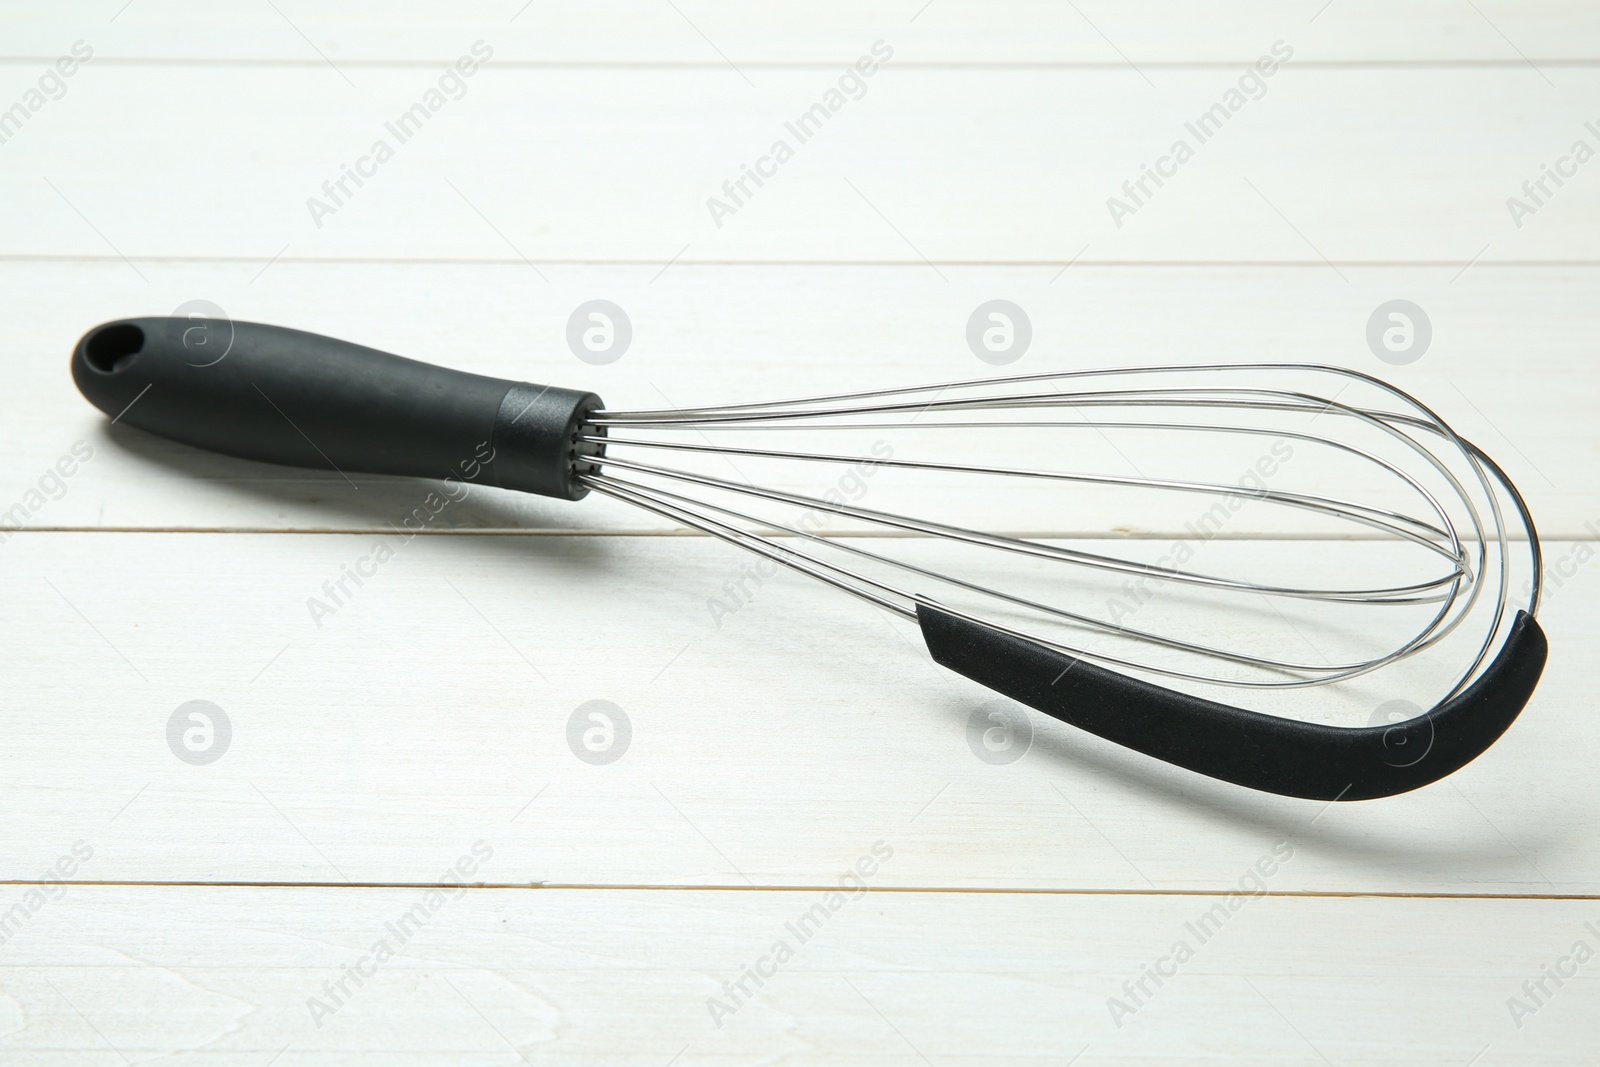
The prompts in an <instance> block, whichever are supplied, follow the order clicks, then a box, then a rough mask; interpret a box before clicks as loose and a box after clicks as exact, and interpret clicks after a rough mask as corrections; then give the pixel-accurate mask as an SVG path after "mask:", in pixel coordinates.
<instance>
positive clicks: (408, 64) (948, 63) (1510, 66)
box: [0, 54, 1600, 71]
mask: <svg viewBox="0 0 1600 1067" xmlns="http://www.w3.org/2000/svg"><path fill="white" fill-rule="evenodd" d="M57 58H58V57H57V56H55V55H15V56H0V66H12V65H46V66H48V65H49V64H51V63H54V62H55V61H56V59H57ZM852 61H853V57H850V56H845V55H842V54H841V55H840V57H839V58H838V59H837V60H825V59H798V60H755V61H745V62H741V63H740V64H739V65H740V67H741V68H742V69H744V70H779V71H785V70H838V69H839V68H840V66H842V65H844V66H847V65H849V63H851V62H852ZM1253 61H1254V60H1253V59H1252V58H1251V57H1246V56H1242V55H1241V56H1240V57H1239V58H1237V59H1173V60H1150V61H1143V62H1141V63H1140V64H1139V66H1140V69H1142V70H1147V71H1148V70H1155V71H1162V70H1174V71H1179V70H1182V71H1187V70H1227V71H1237V70H1238V69H1239V68H1240V67H1242V66H1249V65H1250V63H1252V62H1253ZM441 63H442V61H441V60H439V59H341V60H339V66H340V67H341V68H344V69H350V70H362V69H366V70H437V69H438V68H439V67H440V66H441ZM1530 64H1537V65H1538V66H1540V67H1565V68H1576V69H1590V68H1597V67H1600V58H1594V57H1587V58H1582V59H1580V58H1576V57H1571V56H1569V57H1566V58H1561V59H1553V58H1532V59H1521V58H1518V59H1305V60H1298V59H1297V60H1295V63H1294V69H1295V70H1310V69H1314V68H1315V69H1323V70H1436V69H1443V70H1526V69H1527V68H1528V66H1529V65H1530ZM94 65H95V66H96V67H216V68H220V69H226V68H228V67H285V68H305V69H314V70H325V69H327V62H326V61H325V60H321V59H291V58H287V57H285V58H268V57H261V58H256V59H251V58H247V57H240V58H237V59H233V58H218V57H211V56H171V57H162V56H104V55H96V56H95V57H94ZM494 69H496V70H502V69H503V70H709V71H724V70H727V69H728V65H727V64H726V63H725V62H716V61H710V62H708V61H704V60H670V59H655V60H602V59H591V60H583V59H577V60H544V59H497V60H495V61H494ZM895 69H896V70H954V71H965V70H970V71H994V70H1001V71H1004V70H1059V71H1076V70H1083V71H1126V70H1128V64H1127V63H1126V62H1123V61H1120V60H1059V61H1050V60H1018V61H1015V62H1010V61H1004V60H973V61H970V62H963V61H958V60H914V59H913V60H903V61H902V60H896V61H895Z"/></svg>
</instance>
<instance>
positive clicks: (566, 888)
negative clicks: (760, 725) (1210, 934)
mask: <svg viewBox="0 0 1600 1067" xmlns="http://www.w3.org/2000/svg"><path fill="white" fill-rule="evenodd" d="M54 885H61V886H73V887H75V888H78V887H98V888H113V889H164V888H165V889H194V888H205V889H469V890H471V889H481V890H524V891H526V890H553V891H558V892H584V893H591V892H615V893H829V892H835V891H837V890H838V888H839V887H838V886H837V885H734V884H723V885H718V884H707V885H694V884H689V883H684V884H677V885H661V884H646V883H601V882H593V883H589V882H468V883H457V882H289V881H283V882H260V881H219V882H201V881H159V880H120V879H107V880H104V881H76V880H67V881H60V882H55V881H51V882H44V881H39V880H36V879H23V878H9V879H0V886H22V887H34V888H42V887H44V886H54ZM864 892H868V893H895V894H902V895H909V894H929V893H933V894H947V895H952V896H956V895H959V896H1024V897H1028V896H1033V897H1227V896H1233V895H1234V894H1236V893H1237V892H1238V890H1237V889H1052V888H1048V887H1039V888H1028V887H1017V886H1004V887H997V888H988V887H982V886H868V887H867V889H866V890H864ZM1252 895H1253V896H1264V897H1281V898H1300V897H1303V898H1307V899H1315V900H1321V899H1333V900H1355V899H1369V898H1370V899H1383V900H1600V893H1459V892H1458V893H1448V892H1439V893H1403V892H1396V891H1359V890H1328V889H1304V890H1287V891H1278V892H1274V891H1272V890H1268V891H1267V892H1265V893H1256V894H1252Z"/></svg>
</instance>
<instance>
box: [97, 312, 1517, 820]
mask: <svg viewBox="0 0 1600 1067" xmlns="http://www.w3.org/2000/svg"><path fill="white" fill-rule="evenodd" d="M72 371H73V377H74V379H75V381H76V382H77V385H78V388H79V389H80V391H82V393H83V394H84V396H85V397H87V398H88V399H89V400H90V402H91V403H93V404H94V405H95V406H96V407H98V408H100V410H102V411H104V412H106V413H107V414H108V415H111V416H113V417H114V418H116V419H118V420H119V421H122V422H125V423H128V424H130V425H132V426H135V427H138V428H140V429H143V430H146V431H149V432H152V433H156V434H159V435H161V436H164V437H167V438H170V439H172V440H175V441H179V442H183V443H185V444H190V445H195V446H198V447H201V448H205V449H210V450H212V451H215V452H221V453H225V454H228V455H232V456H239V457H243V458H247V459H254V460H263V461H268V462H274V463H283V464H290V465H294V466H300V467H312V468H322V469H331V470H337V471H340V472H342V473H346V474H349V473H356V472H365V473H374V474H399V475H412V476H421V477H435V478H455V479H460V480H463V481H468V482H474V483H478V484H485V485H490V486H497V487H499V488H504V489H514V490H522V491H526V492H531V493H537V494H541V495H544V496H550V497H556V498H562V499H568V500H578V499H581V498H583V497H584V496H586V495H588V494H589V493H590V492H591V491H592V492H593V493H595V494H598V495H600V496H603V497H607V498H610V499H612V500H614V501H617V502H620V503H623V504H627V505H631V506H633V507H636V508H640V509H643V510H645V511H647V512H652V513H654V514H655V515H657V516H659V517H661V518H663V519H666V520H668V521H670V522H671V523H674V524H678V525H681V526H684V527H689V528H691V529H694V530H698V531H701V532H703V533H705V534H709V535H711V536H712V537H716V538H719V539H721V540H723V541H726V542H728V543H729V544H732V545H735V546H737V547H739V548H742V549H745V550H747V551H749V552H752V553H755V554H757V555H758V556H761V557H764V558H765V559H766V560H768V561H770V562H771V563H772V564H778V565H781V566H783V567H785V568H788V569H790V570H793V571H796V572H799V573H801V574H804V575H807V576H809V577H811V578H815V579H817V580H819V581H821V582H824V583H826V584H827V585H829V586H831V587H833V588H835V589H838V590H840V591H842V592H845V593H849V594H851V595H852V596H854V597H857V598H860V599H861V600H864V601H866V602H868V603H870V604H872V605H874V606H875V607H876V608H878V609H881V610H882V611H884V612H887V613H890V614H892V615H897V616H903V617H904V618H907V619H910V620H912V621H914V622H916V623H917V624H918V626H919V627H920V629H921V633H922V636H923V638H924V640H925V642H926V644H927V647H928V651H929V652H930V653H931V655H932V657H933V659H934V660H935V661H936V662H937V663H939V664H941V665H943V666H945V667H947V668H949V669H951V670H953V671H956V672H958V673H960V674H963V675H965V676H966V677H968V678H970V679H972V680H973V681H976V682H978V683H980V684H981V685H984V686H987V687H988V688H990V689H992V690H994V691H996V692H998V693H1001V694H1003V695H1005V696H1007V697H1010V698H1012V699H1013V700H1016V701H1019V702H1021V703H1023V704H1026V705H1028V706H1030V707H1032V708H1035V709H1037V710H1039V711H1042V712H1044V713H1045V714H1047V715H1050V716H1053V717H1054V718H1057V719H1060V720H1062V721H1064V722H1067V723H1069V724H1071V725H1073V726H1076V727H1079V728H1081V729H1084V730H1087V731H1090V732H1092V733H1095V734H1098V735H1100V736H1101V737H1104V738H1107V739H1109V740H1111V741H1114V742H1117V743H1119V744H1122V745H1125V746H1127V747H1129V748H1132V749H1135V750H1137V751H1139V752H1142V753H1145V754H1147V755H1150V756H1154V757H1156V758H1158V759H1161V760H1165V761H1167V762H1169V763H1172V764H1176V765H1178V766H1181V767H1185V768H1188V769H1189V770H1191V771H1195V772H1198V773H1201V774H1205V775H1210V776H1212V777H1215V778H1220V779H1223V780H1225V781H1229V782H1233V783H1236V784H1239V785H1243V786H1247V787H1250V788H1254V789H1260V790H1265V791H1269V792H1273V793H1280V794H1284V795H1288V796H1295V797H1305V798H1311V799H1319V800H1327V801H1333V800H1360V799H1371V798H1375V797H1382V796H1389V795H1393V794H1396V793H1401V792H1405V791H1407V790H1411V789H1415V788H1417V787H1419V786H1422V785H1426V784H1428V783H1430V782H1433V781H1436V780H1438V779H1440V778H1442V777H1444V776H1445V775H1448V774H1451V773H1453V772H1454V771H1456V770H1457V769H1459V768H1460V767H1462V766H1464V765H1465V764H1466V763H1468V762H1470V761H1471V760H1473V759H1475V758H1477V756H1478V755H1480V754H1481V753H1482V752H1483V751H1484V750H1485V749H1486V748H1488V746H1489V745H1491V744H1492V743H1493V742H1494V741H1495V740H1496V739H1497V738H1498V737H1499V736H1500V735H1501V734H1502V733H1503V732H1504V731H1505V730H1506V729H1507V727H1509V726H1510V724H1511V722H1512V721H1513V720H1514V719H1515V718H1516V717H1517V715H1518V714H1519V713H1520V712H1521V710H1522V708H1523V706H1524V705H1525V704H1526V702H1527V700H1528V698H1529V697H1530V695H1531V694H1532V692H1533V689H1534V687H1535V685H1536V684H1537V682H1538V679H1539V675H1540V673H1541V671H1542V670H1543V666H1544V660H1545V656H1546V642H1545V638H1544V635H1543V633H1542V631H1541V630H1540V628H1539V626H1538V623H1537V622H1536V621H1535V619H1534V616H1535V615H1536V614H1537V610H1538V604H1539V584H1540V576H1541V571H1542V566H1541V560H1540V550H1539V540H1538V535H1537V533H1536V531H1535V529H1534V524H1533V520H1532V518H1531V516H1530V515H1529V512H1528V508H1527V505H1526V503H1525V502H1524V501H1523V499H1522V496H1521V494H1520V493H1519V492H1518V490H1517V488H1516V486H1515V485H1514V484H1513V483H1512V482H1511V480H1510V479H1509V478H1508V477H1507V476H1506V474H1505V472H1504V471H1503V470H1501V468H1500V467H1499V466H1498V465H1497V464H1496V463H1495V462H1494V461H1493V460H1492V459H1491V458H1490V457H1489V456H1488V455H1486V454H1485V453H1484V452H1483V451H1482V450H1481V449H1479V448H1478V447H1477V446H1476V445H1473V444H1472V443H1470V442H1468V441H1466V440H1464V439H1462V438H1461V437H1460V436H1459V435H1458V434H1456V433H1455V431H1453V430H1452V429H1451V428H1450V427H1449V426H1448V425H1446V424H1445V423H1444V422H1443V421H1442V420H1441V419H1440V418H1439V417H1438V416H1437V415H1436V414H1434V413H1433V412H1432V411H1431V410H1429V409H1428V408H1427V407H1425V406H1424V405H1423V404H1422V403H1420V402H1419V401H1417V400H1416V399H1414V398H1412V397H1411V396H1409V395H1407V394H1406V393H1404V392H1402V391H1401V390H1399V389H1397V388H1395V387H1394V386H1392V385H1389V384H1386V383H1384V382H1382V381H1380V380H1379V379H1377V378H1374V377H1372V376H1370V375H1367V374H1363V373H1361V372H1358V371H1354V370H1349V369H1345V368H1341V367H1336V366H1323V365H1312V364H1294V363H1207V364H1191V365H1181V366H1170V367H1137V368H1126V367H1118V368H1109V369H1103V370H1071V371H1052V372H1044V373H1038V374H1027V375H1014V376H1009V377H996V378H986V379H978V380H971V381H954V382H945V383H942V384H938V385H926V386H917V387H912V388H893V389H878V390H871V391H862V392H851V393H838V394H833V395H827V396H815V397H810V398H807V399H800V400H790V401H782V402H776V403H747V404H727V405H720V406H708V407H697V408H663V409H657V410H635V411H624V410H616V409H612V408H608V407H606V406H605V405H604V404H603V403H602V402H601V400H600V399H599V397H597V396H595V395H594V394H593V393H588V392H582V391H575V390H569V389H560V388H554V387H547V386H537V385H530V384H528V383H522V382H508V381H503V380H500V379H494V378H488V377H483V376H479V375H474V374H467V373H463V372H459V371H453V370H447V369H445V368H441V367H436V366H431V365H428V364H425V363H419V362H416V361H413V360H408V359H403V358H401V357H398V356H393V355H389V354H387V353H383V352H378V351H375V350H373V349H368V348H363V347H360V346H357V345H353V344H349V343H347V342H343V341H336V340H333V339H330V338H326V337H321V336H317V335H315V334H308V333H303V332H300V331H295V330H288V329H284V328H281V327H275V326H266V325H260V324H255V323H244V322H239V323H222V324H218V323H204V322H202V323H200V324H198V325H197V323H196V322H195V321H192V320H188V319H174V318H139V319H124V320H119V321H116V322H111V323H106V324H103V325H101V326H97V327H95V328H94V329H92V330H90V331H89V332H88V333H87V334H85V335H84V337H83V339H82V340H80V341H79V343H78V345H77V347H76V349H75V351H74V353H73V360H72ZM1219 470H1220V471H1221V472H1222V473H1221V474H1219V473H1218V471H1219ZM819 483H820V488H819ZM1246 510H1249V511H1250V512H1251V522H1252V524H1253V525H1252V527H1251V528H1252V529H1253V530H1257V531H1260V530H1267V531H1270V532H1273V533H1274V534H1275V535H1277V536H1278V538H1279V539H1278V540H1276V541H1275V544H1277V545H1279V546H1280V549H1279V551H1278V552H1277V553H1276V555H1277V556H1278V557H1282V558H1276V559H1273V558H1267V555H1271V554H1266V555H1264V554H1263V553H1262V551H1261V549H1260V547H1259V543H1256V542H1251V541H1248V540H1244V539H1238V538H1234V537H1232V536H1230V529H1229V528H1230V526H1231V524H1232V523H1234V522H1235V520H1236V519H1237V517H1238V516H1239V515H1241V514H1242V513H1243V512H1245V511H1246ZM975 516H976V518H975ZM1063 516H1067V517H1069V520H1070V521H1073V522H1075V523H1076V524H1077V527H1078V529H1079V530H1080V531H1081V532H1082V533H1092V532H1095V531H1099V532H1100V533H1101V534H1102V535H1110V534H1112V533H1115V534H1117V535H1120V536H1119V537H1118V539H1117V540H1116V542H1115V544H1116V548H1115V550H1114V551H1113V550H1107V549H1105V548H1103V547H1102V546H1101V545H1099V544H1096V545H1094V546H1087V545H1086V544H1085V542H1084V540H1083V539H1082V538H1081V537H1072V538H1063V537H1061V536H1060V532H1061V530H1062V517H1063ZM1107 527H1111V529H1107ZM1052 534H1053V535H1054V536H1052ZM1524 561H1525V562H1524ZM1524 573H1525V574H1526V576H1527V577H1526V579H1525V580H1524V581H1523V582H1522V585H1521V591H1520V593H1521V595H1520V597H1519V602H1520V603H1523V604H1524V605H1525V606H1521V607H1515V608H1514V607H1513V592H1512V590H1513V583H1514V581H1515V579H1516V577H1517V576H1519V575H1522V574H1524ZM712 599H713V602H715V598H712ZM724 608H725V609H726V606H725V605H724ZM1402 664H1405V665H1410V666H1411V668H1412V673H1411V674H1409V675H1405V677H1408V678H1411V679H1412V680H1413V681H1414V680H1415V679H1416V678H1417V677H1423V678H1426V679H1429V680H1430V681H1429V684H1431V685H1433V686H1436V687H1438V688H1442V689H1443V696H1442V697H1441V698H1439V699H1438V700H1437V701H1436V702H1435V704H1434V706H1433V707H1432V708H1431V710H1428V711H1422V710H1421V709H1420V708H1417V707H1415V706H1409V707H1410V708H1411V710H1412V711H1413V712H1415V714H1411V715H1409V716H1408V717H1406V718H1405V719H1404V720H1403V721H1400V722H1389V721H1382V722H1378V721H1372V722H1371V723H1369V724H1368V725H1364V726H1349V725H1336V724H1334V723H1330V722H1326V721H1312V719H1313V718H1315V717H1316V716H1317V715H1319V714H1320V715H1321V716H1322V717H1323V718H1327V716H1328V712H1329V711H1330V710H1332V708H1333V705H1334V704H1335V703H1337V702H1334V701H1328V702H1312V703H1311V705H1310V706H1309V707H1308V706H1307V702H1305V701H1304V700H1303V698H1300V697H1298V696H1297V694H1299V693H1300V691H1301V690H1306V689H1312V690H1314V691H1316V692H1319V693H1334V692H1343V693H1344V694H1345V697H1344V702H1345V703H1350V702H1351V701H1354V702H1355V704H1356V705H1357V706H1359V705H1360V701H1361V700H1362V699H1364V698H1366V699H1370V697H1371V696H1372V694H1373V693H1374V692H1375V691H1379V692H1381V691H1383V690H1375V689H1374V683H1373V681H1372V679H1373V678H1378V677H1382V676H1385V675H1392V674H1395V673H1396V672H1397V671H1398V670H1400V668H1401V665H1402ZM1377 684H1379V685H1382V684H1392V683H1377ZM1192 690H1199V692H1195V691H1192ZM1215 690H1233V691H1243V692H1245V693H1248V694H1251V695H1252V700H1253V701H1254V702H1256V703H1261V704H1265V705H1268V706H1269V708H1271V709H1272V710H1269V711H1262V710H1251V709H1246V708H1241V707H1236V706H1233V705H1232V704H1230V703H1223V702H1221V701H1220V700H1217V699H1213V698H1212V697H1211V696H1208V695H1203V694H1204V693H1208V692H1211V691H1215ZM1384 706H1385V707H1390V708H1392V707H1393V706H1394V705H1393V704H1392V702H1391V703H1389V704H1385V705H1384ZM1400 706H1402V707H1406V706H1408V705H1405V704H1403V703H1402V704H1401V705H1400ZM1308 715H1309V716H1310V717H1309V718H1308V717H1306V716H1308Z"/></svg>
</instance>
